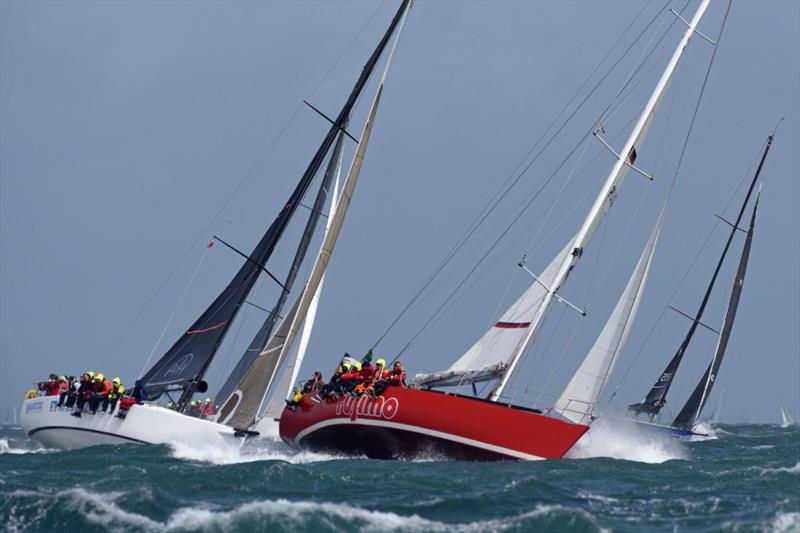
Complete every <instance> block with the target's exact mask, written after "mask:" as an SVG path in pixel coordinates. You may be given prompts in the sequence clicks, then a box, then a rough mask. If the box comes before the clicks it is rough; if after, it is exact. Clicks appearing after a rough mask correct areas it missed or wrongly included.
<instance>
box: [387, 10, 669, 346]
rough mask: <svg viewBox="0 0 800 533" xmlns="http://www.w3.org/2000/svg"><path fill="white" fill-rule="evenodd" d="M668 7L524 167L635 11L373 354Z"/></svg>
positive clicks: (596, 68)
mask: <svg viewBox="0 0 800 533" xmlns="http://www.w3.org/2000/svg"><path fill="white" fill-rule="evenodd" d="M668 5H669V1H667V2H666V3H665V4H664V6H663V7H662V8H661V9H660V10H659V11H658V13H656V15H655V16H654V17H653V18H652V19H651V20H650V22H648V24H647V25H646V26H645V28H644V29H643V30H642V32H641V33H640V34H639V35H638V36H637V37H636V38H635V39H634V40H633V41H632V42H631V44H630V45H629V46H628V48H626V49H625V51H624V52H623V53H622V54H621V55H620V57H619V58H618V59H617V61H616V62H614V64H613V65H612V66H611V67H610V68H609V69H608V71H607V72H606V73H605V74H604V75H603V76H602V77H601V78H600V80H599V81H598V82H597V83H596V84H595V85H594V87H593V88H592V89H591V90H590V91H589V93H588V94H587V95H586V96H585V97H584V98H583V100H581V102H580V103H579V104H578V105H577V106H576V107H575V108H574V109H573V110H572V112H571V113H570V114H569V116H568V117H567V118H566V119H565V120H564V122H563V123H562V124H561V126H559V127H558V128H557V129H556V131H555V132H554V133H553V134H552V135H550V138H549V139H548V140H547V142H546V143H545V144H544V146H542V147H541V148H540V149H539V150H538V152H537V153H536V154H535V155H534V156H533V159H531V161H530V162H529V163H528V164H527V165H525V161H526V160H527V159H528V157H530V156H531V154H532V153H534V152H535V151H536V149H537V147H539V146H540V144H541V142H542V141H543V140H544V139H545V137H546V136H547V134H548V133H549V132H550V130H551V129H552V127H553V126H554V125H555V124H556V123H557V122H558V120H559V119H560V117H561V116H562V115H563V114H564V112H565V111H566V110H567V109H568V108H569V107H570V106H571V105H572V103H573V102H574V101H575V100H576V98H577V97H578V95H579V94H580V93H581V91H582V90H583V89H584V88H585V87H586V85H587V84H588V83H589V81H590V80H591V78H592V77H593V76H594V74H595V73H596V72H597V71H598V70H599V69H600V67H601V66H602V64H603V63H605V61H606V59H607V58H608V57H609V56H610V55H611V54H612V52H613V51H614V50H615V49H616V48H617V46H618V45H619V43H620V42H621V41H622V39H623V37H624V36H625V35H626V34H627V32H628V31H629V30H630V29H631V28H632V27H633V25H634V24H635V23H636V21H637V20H638V19H639V17H641V15H642V14H643V13H644V11H645V9H646V8H647V7H648V6H647V4H645V5H644V6H643V7H642V9H641V10H640V11H639V13H638V14H637V15H636V17H634V19H633V20H632V21H631V22H630V24H628V26H627V27H626V29H625V30H624V31H623V32H622V33H621V34H620V36H619V37H618V38H617V40H616V41H615V42H614V44H613V45H612V46H611V48H609V50H608V51H607V52H606V53H605V55H604V56H603V58H602V59H601V60H600V61H599V62H598V64H597V65H596V66H595V68H594V69H593V70H592V72H591V73H590V74H589V75H588V76H587V77H586V79H585V80H584V82H583V83H582V84H581V86H580V87H579V88H578V90H577V91H576V92H575V93H574V94H573V96H572V97H571V98H570V100H569V101H568V102H567V104H565V105H564V106H563V107H562V109H561V110H560V111H559V113H558V114H557V115H556V117H555V118H554V119H553V120H552V121H551V122H550V124H549V125H548V126H547V128H545V130H544V131H543V132H542V134H541V136H540V137H539V139H538V140H537V141H536V142H535V143H534V145H533V147H531V149H530V150H529V151H528V153H527V154H526V155H525V156H524V157H523V159H522V160H521V161H520V163H519V164H518V165H517V167H516V168H515V169H514V170H513V171H512V172H511V173H510V174H509V176H508V177H507V178H506V180H505V182H504V183H503V185H501V187H500V188H499V189H498V191H497V193H495V195H494V196H493V197H492V198H491V199H490V200H489V202H488V203H487V204H486V206H484V208H483V209H481V211H480V212H479V213H478V216H477V217H476V218H475V219H474V220H473V221H472V223H470V225H469V226H468V227H467V230H466V231H465V232H464V233H463V234H462V235H461V236H460V237H459V238H458V239H457V240H456V243H455V244H454V245H453V246H452V247H451V248H450V250H448V252H447V253H446V254H445V257H444V258H443V259H442V261H441V262H440V263H439V264H438V265H437V266H436V267H435V268H434V270H433V272H431V274H430V275H429V276H428V277H427V279H426V280H425V282H424V283H423V284H422V287H420V289H419V290H418V291H417V292H416V293H415V294H414V296H413V297H412V298H411V299H410V300H409V301H408V302H407V303H406V305H405V306H404V307H403V308H402V309H401V311H400V313H398V315H397V316H396V317H395V318H394V319H393V320H392V322H391V323H390V324H389V326H388V327H387V328H386V329H385V330H384V332H383V333H382V334H381V335H380V336H379V337H378V339H377V340H376V341H375V343H374V344H373V346H372V349H373V350H374V349H375V348H376V347H377V346H378V344H380V343H381V342H382V341H383V340H384V338H385V337H386V336H387V335H388V334H389V332H390V331H392V330H393V329H394V327H395V326H396V325H397V323H398V322H399V321H400V320H401V319H402V318H403V316H405V314H406V313H407V312H408V310H409V309H410V308H411V307H412V306H413V305H414V304H415V303H416V302H417V301H418V300H419V298H420V297H421V296H422V294H423V293H425V291H426V290H427V289H428V287H429V286H430V284H431V283H432V282H433V281H434V280H435V279H436V278H437V277H438V276H439V275H440V274H441V273H442V271H443V270H444V269H445V267H446V266H447V265H448V264H449V263H450V261H451V260H452V259H453V258H454V257H455V255H456V254H457V253H458V252H459V251H460V250H461V248H462V247H463V246H464V244H466V242H467V241H468V240H469V239H470V238H471V237H472V235H473V234H474V233H475V232H476V231H477V230H478V228H479V227H480V226H481V225H482V224H483V223H484V221H485V220H486V219H487V218H488V217H489V215H491V213H492V212H493V211H494V210H495V209H496V208H497V206H498V205H499V204H500V202H502V200H503V199H505V197H506V196H507V195H508V194H509V192H510V191H511V189H513V188H514V187H515V186H516V184H517V183H518V182H519V181H520V180H521V179H522V177H523V176H524V175H525V174H526V173H527V171H528V170H529V169H530V167H531V166H532V165H533V164H534V163H535V162H536V161H537V160H538V159H539V157H540V156H541V155H542V153H543V152H544V151H545V150H546V149H547V148H548V147H549V146H550V144H551V143H552V142H553V141H554V140H555V138H556V137H557V136H558V135H559V134H560V133H561V131H562V130H563V129H564V128H565V127H566V126H567V124H569V123H570V121H571V120H572V118H573V117H574V116H575V114H576V113H577V112H578V111H579V110H580V109H581V108H582V107H583V105H584V104H585V103H586V101H587V100H588V99H589V98H590V97H591V96H592V95H593V94H594V93H595V91H596V90H597V89H598V88H599V87H600V85H601V84H602V83H603V82H604V81H605V79H606V78H607V77H608V76H609V75H610V73H611V72H613V70H614V69H615V68H616V66H617V65H618V64H619V63H620V62H621V61H622V59H623V58H624V57H625V56H626V55H627V53H628V52H629V51H630V50H631V48H632V47H633V46H634V45H635V44H636V43H637V42H638V41H639V39H641V37H642V36H643V35H644V34H645V32H647V30H648V29H649V28H650V26H651V25H652V24H653V22H654V21H655V20H656V19H657V18H658V17H659V15H661V13H663V12H664V10H665V9H666V7H667V6H668ZM520 169H521V170H520ZM517 173H518V174H517ZM515 174H517V176H516V177H514V175H515ZM509 182H510V183H509Z"/></svg>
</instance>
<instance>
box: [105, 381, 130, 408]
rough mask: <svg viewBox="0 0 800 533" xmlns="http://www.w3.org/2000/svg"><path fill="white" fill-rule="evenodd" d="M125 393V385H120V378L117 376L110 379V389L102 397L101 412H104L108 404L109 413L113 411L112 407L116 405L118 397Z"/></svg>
mask: <svg viewBox="0 0 800 533" xmlns="http://www.w3.org/2000/svg"><path fill="white" fill-rule="evenodd" d="M124 393H125V387H123V386H122V380H121V379H119V378H114V379H112V380H111V391H110V392H109V393H108V396H106V397H105V398H104V399H103V412H104V413H105V412H106V409H107V408H108V407H109V406H110V407H111V409H109V411H108V412H109V413H113V412H114V409H116V407H117V402H118V401H119V399H120V397H121V396H122V395H123V394H124Z"/></svg>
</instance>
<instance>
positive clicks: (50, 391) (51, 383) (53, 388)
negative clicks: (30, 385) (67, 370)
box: [36, 374, 60, 396]
mask: <svg viewBox="0 0 800 533" xmlns="http://www.w3.org/2000/svg"><path fill="white" fill-rule="evenodd" d="M36 386H37V388H38V389H39V390H40V391H42V393H43V394H42V396H58V395H59V393H60V391H59V383H58V376H57V375H56V374H50V377H49V378H48V380H47V381H40V382H39V383H37V384H36Z"/></svg>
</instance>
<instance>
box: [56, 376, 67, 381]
mask: <svg viewBox="0 0 800 533" xmlns="http://www.w3.org/2000/svg"><path fill="white" fill-rule="evenodd" d="M58 381H67V376H59V378H58Z"/></svg>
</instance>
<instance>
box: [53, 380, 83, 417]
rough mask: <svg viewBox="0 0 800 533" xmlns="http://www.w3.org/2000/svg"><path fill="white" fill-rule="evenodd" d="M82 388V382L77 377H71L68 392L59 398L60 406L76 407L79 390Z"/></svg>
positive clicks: (68, 382) (68, 381)
mask: <svg viewBox="0 0 800 533" xmlns="http://www.w3.org/2000/svg"><path fill="white" fill-rule="evenodd" d="M80 386H81V382H80V380H79V379H78V378H77V377H75V376H70V377H69V379H68V380H67V390H66V391H64V392H62V393H61V394H60V395H59V397H58V406H59V407H66V408H67V409H69V408H72V407H73V406H74V405H75V400H77V399H78V389H79V388H80Z"/></svg>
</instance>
